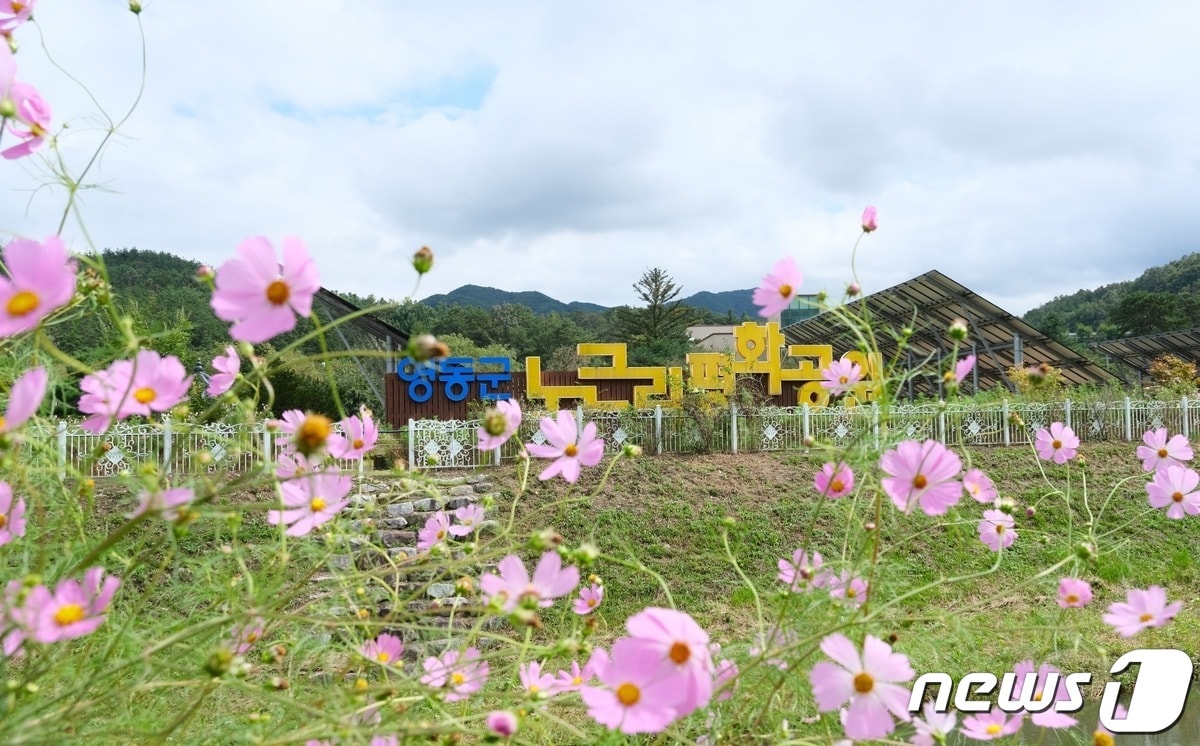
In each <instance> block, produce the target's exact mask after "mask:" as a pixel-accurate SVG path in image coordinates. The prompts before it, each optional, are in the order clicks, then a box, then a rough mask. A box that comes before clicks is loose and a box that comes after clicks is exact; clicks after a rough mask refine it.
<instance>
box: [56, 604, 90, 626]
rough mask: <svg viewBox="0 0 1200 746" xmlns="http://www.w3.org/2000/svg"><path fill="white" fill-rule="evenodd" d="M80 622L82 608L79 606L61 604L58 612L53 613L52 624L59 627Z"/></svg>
mask: <svg viewBox="0 0 1200 746" xmlns="http://www.w3.org/2000/svg"><path fill="white" fill-rule="evenodd" d="M82 620H83V607H82V606H80V605H79V604H63V605H62V606H61V607H60V608H59V610H58V611H56V612H54V623H55V624H57V625H58V626H60V627H66V626H67V625H70V624H75V623H76V622H78V621H82Z"/></svg>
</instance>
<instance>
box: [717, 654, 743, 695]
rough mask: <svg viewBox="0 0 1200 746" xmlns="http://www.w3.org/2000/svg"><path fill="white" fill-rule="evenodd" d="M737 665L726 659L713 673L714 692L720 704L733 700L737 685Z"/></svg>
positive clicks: (718, 664)
mask: <svg viewBox="0 0 1200 746" xmlns="http://www.w3.org/2000/svg"><path fill="white" fill-rule="evenodd" d="M737 676H738V667H737V663H735V662H733V661H732V660H730V659H728V658H726V659H724V660H722V661H720V662H719V663H717V666H716V670H715V671H714V673H713V692H714V693H715V695H716V699H717V701H718V702H725V701H727V700H730V699H733V688H734V687H735V686H736V685H737Z"/></svg>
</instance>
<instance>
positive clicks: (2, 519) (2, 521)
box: [0, 513, 8, 528]
mask: <svg viewBox="0 0 1200 746" xmlns="http://www.w3.org/2000/svg"><path fill="white" fill-rule="evenodd" d="M7 525H8V516H6V515H4V514H3V513H0V528H4V527H5V526H7Z"/></svg>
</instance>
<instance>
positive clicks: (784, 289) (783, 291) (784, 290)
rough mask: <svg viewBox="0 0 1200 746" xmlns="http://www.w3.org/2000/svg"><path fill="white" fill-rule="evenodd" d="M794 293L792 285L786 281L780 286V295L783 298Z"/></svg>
mask: <svg viewBox="0 0 1200 746" xmlns="http://www.w3.org/2000/svg"><path fill="white" fill-rule="evenodd" d="M791 294H792V286H791V285H788V284H787V283H784V284H782V285H780V286H779V295H780V297H782V298H787V297H790V296H791Z"/></svg>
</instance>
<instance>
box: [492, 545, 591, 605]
mask: <svg viewBox="0 0 1200 746" xmlns="http://www.w3.org/2000/svg"><path fill="white" fill-rule="evenodd" d="M497 567H498V568H499V570H500V574H499V575H496V574H495V573H491V572H489V573H484V575H483V577H481V578H480V579H479V587H480V589H481V590H482V591H483V597H484V601H485V602H486V603H491V602H492V601H493V599H499V600H500V601H501V602H502V604H503V606H502V608H503V609H504V611H505V612H511V611H512V610H513V609H515V608H517V604H518V603H520V602H521V601H531V602H536V604H537V606H539V607H540V608H543V609H544V608H547V607H549V606H550V605H551V604H553V603H554V599H556V598H561V597H562V596H565V595H567V594H568V593H570V592H571V591H573V590H575V586H576V585H578V584H579V568H577V567H575V566H574V565H568V566H567V567H565V568H564V567H563V566H562V558H561V557H559V556H558V552H554V551H549V552H546V553H544V554H543V555H542V558H541V559H540V560H538V564H537V569H535V570H534V571H533V579H532V580H531V579H530V577H529V573H528V572H527V571H526V570H525V563H524V562H522V561H521V558H520V557H518V556H517V555H515V554H510V555H508V556H507V557H505V558H504V559H502V560H500V562H499V564H498V565H497Z"/></svg>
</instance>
